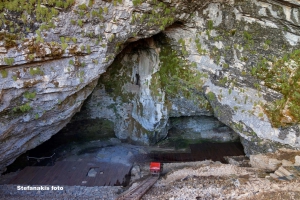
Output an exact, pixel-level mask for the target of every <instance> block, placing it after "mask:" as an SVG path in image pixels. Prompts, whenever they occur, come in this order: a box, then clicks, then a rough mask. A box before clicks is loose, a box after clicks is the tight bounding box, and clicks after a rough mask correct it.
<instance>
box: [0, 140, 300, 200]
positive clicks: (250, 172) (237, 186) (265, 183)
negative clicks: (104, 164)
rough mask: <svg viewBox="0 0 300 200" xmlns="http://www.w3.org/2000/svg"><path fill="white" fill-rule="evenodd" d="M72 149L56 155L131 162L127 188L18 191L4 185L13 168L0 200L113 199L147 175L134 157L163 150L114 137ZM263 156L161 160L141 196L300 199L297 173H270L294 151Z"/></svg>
mask: <svg viewBox="0 0 300 200" xmlns="http://www.w3.org/2000/svg"><path fill="white" fill-rule="evenodd" d="M96 147H98V148H96ZM71 149H72V151H70V152H66V153H65V154H64V156H63V157H61V158H59V160H69V161H76V160H78V161H82V160H89V159H97V160H102V161H103V160H105V161H108V162H116V163H118V162H121V163H123V164H131V165H132V166H133V167H132V171H131V181H130V185H129V186H127V187H122V186H113V187H108V186H100V187H84V186H62V187H63V188H64V189H63V190H61V191H54V190H49V191H34V190H31V191H30V190H27V191H25V190H18V189H17V185H9V184H7V183H8V182H9V180H10V179H12V178H13V177H14V176H15V175H17V173H18V172H14V173H10V174H6V175H4V176H1V177H0V199H5V200H6V199H8V200H15V199H23V200H29V199H30V200H31V199H36V200H37V199H43V200H44V199H107V200H112V199H116V198H117V196H118V195H119V194H121V193H122V192H124V191H126V190H127V189H128V188H129V187H131V186H132V187H133V186H135V185H137V184H138V183H139V181H140V180H143V179H144V178H145V177H146V176H147V175H148V174H149V160H147V159H136V158H140V157H134V156H135V155H141V154H143V155H147V153H148V152H149V151H153V150H155V151H158V150H161V151H162V148H158V147H156V148H153V149H150V148H145V147H140V146H133V145H130V144H122V143H121V142H120V141H119V140H117V139H111V140H107V141H102V142H101V141H97V142H90V143H88V144H82V145H81V146H80V145H77V146H76V148H71ZM165 151H172V149H171V148H166V149H165ZM263 156H264V157H263V158H264V159H261V158H262V156H257V157H256V158H257V159H258V158H260V160H261V162H260V164H261V166H259V165H257V167H255V168H254V167H241V166H238V162H231V164H222V163H220V162H213V161H209V160H206V161H198V162H186V163H165V164H164V169H163V173H162V175H161V177H160V179H159V180H158V181H157V182H156V183H155V184H154V186H153V187H152V188H151V189H150V190H149V191H148V192H147V193H146V194H145V195H144V197H143V198H142V199H143V200H148V199H149V200H150V199H159V200H161V199H166V200H175V199H176V200H181V199H182V200H183V199H187V200H190V199H266V200H267V199H268V200H269V199H272V200H273V199H278V200H279V199H280V200H281V199H300V181H299V178H298V176H291V178H290V179H292V180H288V179H282V180H281V179H279V178H274V174H277V175H278V172H276V171H275V169H277V171H278V169H279V167H280V166H281V167H282V166H283V167H285V168H286V169H290V168H289V167H293V166H294V165H296V164H297V163H298V161H297V160H298V156H299V152H296V151H295V152H286V151H283V152H278V153H277V154H266V155H263ZM144 158H147V156H145V157H144ZM294 158H295V159H294ZM285 159H287V160H285ZM253 160H254V161H255V159H252V158H251V161H250V163H251V162H253ZM274 160H276V162H275V161H274ZM274 163H275V164H274ZM252 164H253V163H252ZM254 164H255V162H254ZM270 167H274V169H270ZM274 171H275V173H274ZM279 174H280V171H279ZM298 175H299V174H298Z"/></svg>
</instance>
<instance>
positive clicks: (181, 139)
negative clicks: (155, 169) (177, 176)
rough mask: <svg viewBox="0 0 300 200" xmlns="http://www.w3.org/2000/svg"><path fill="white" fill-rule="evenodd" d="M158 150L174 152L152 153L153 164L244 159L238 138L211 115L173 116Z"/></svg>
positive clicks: (225, 161) (223, 161)
mask: <svg viewBox="0 0 300 200" xmlns="http://www.w3.org/2000/svg"><path fill="white" fill-rule="evenodd" d="M157 146H158V147H160V148H162V149H166V148H170V149H174V151H173V152H166V151H154V152H152V153H151V154H150V157H151V159H152V160H153V161H160V162H191V161H203V160H212V161H220V162H222V163H228V159H227V157H238V156H241V157H244V156H245V153H244V148H243V145H242V144H241V142H240V139H239V135H238V134H237V133H235V132H234V131H233V130H232V129H231V128H230V127H228V126H226V125H225V124H223V123H222V122H220V121H219V120H218V119H217V118H215V117H212V116H193V117H173V118H170V129H169V132H168V135H167V138H166V139H165V140H163V141H161V142H160V143H159V144H158V145H157Z"/></svg>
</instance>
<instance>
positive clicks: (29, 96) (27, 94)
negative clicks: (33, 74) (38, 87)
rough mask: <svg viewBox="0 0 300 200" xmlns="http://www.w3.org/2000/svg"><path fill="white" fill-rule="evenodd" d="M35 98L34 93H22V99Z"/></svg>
mask: <svg viewBox="0 0 300 200" xmlns="http://www.w3.org/2000/svg"><path fill="white" fill-rule="evenodd" d="M35 96H36V93H35V92H25V93H24V97H25V98H26V99H34V98H35Z"/></svg>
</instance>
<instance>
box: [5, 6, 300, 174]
mask: <svg viewBox="0 0 300 200" xmlns="http://www.w3.org/2000/svg"><path fill="white" fill-rule="evenodd" d="M67 2H70V4H68V5H66V6H65V7H64V6H63V5H59V4H58V5H55V6H53V5H50V3H48V4H47V3H46V4H42V5H36V4H34V5H35V6H34V7H33V9H34V11H36V12H32V13H25V14H24V13H21V11H14V12H13V11H11V9H13V8H14V7H16V8H17V7H18V6H14V5H12V6H11V7H7V8H5V9H4V10H3V8H1V9H2V10H3V11H4V12H7V13H9V15H1V16H0V18H1V21H2V22H4V23H1V29H2V31H1V32H0V38H1V40H2V41H1V42H0V45H1V46H0V72H1V74H0V77H1V79H0V97H1V98H0V160H1V163H0V170H3V169H4V167H5V166H7V165H8V164H10V163H11V162H13V160H14V159H15V158H16V157H17V156H18V155H20V154H21V153H23V152H25V151H26V150H28V149H31V148H33V147H35V146H37V145H38V144H41V143H42V142H44V141H45V140H47V139H49V138H50V137H51V136H52V135H53V134H55V133H57V132H58V131H59V130H60V129H61V128H62V127H63V126H65V125H66V124H67V123H68V122H69V121H70V119H71V118H72V116H73V115H74V114H75V113H76V112H77V111H79V110H80V108H81V106H82V104H83V102H84V100H85V99H86V98H87V97H88V96H89V94H90V93H91V92H92V91H93V89H94V87H95V86H96V84H97V81H98V79H99V77H100V80H99V82H98V85H97V90H95V91H94V93H93V94H92V96H91V99H93V98H98V102H100V104H101V103H102V102H104V103H103V105H104V104H105V105H109V104H110V105H111V107H112V108H114V110H115V112H111V110H112V109H107V107H106V108H105V107H103V106H102V107H101V106H100V107H99V109H100V110H101V113H100V114H99V113H93V112H92V111H91V112H90V114H89V115H88V116H87V117H91V118H96V117H99V118H106V119H110V120H112V121H114V122H115V124H117V126H115V132H116V135H117V136H118V137H120V138H131V139H132V140H136V141H140V142H143V143H151V141H152V140H153V141H156V140H159V139H160V138H163V137H164V136H165V134H166V129H167V122H168V118H169V117H171V116H177V117H178V116H192V115H193V116H199V115H214V116H215V117H217V118H218V119H219V120H220V121H221V122H223V123H224V124H226V125H228V126H229V127H231V128H232V129H233V130H234V131H235V132H237V133H238V134H239V135H240V136H241V138H242V139H243V140H242V141H243V144H244V146H245V147H246V151H247V153H248V154H252V153H257V152H264V151H272V150H274V149H276V148H278V147H280V146H282V145H287V146H288V147H294V148H295V147H300V144H299V133H300V131H299V125H298V124H299V119H300V116H299V113H300V112H299V110H300V109H299V103H298V102H299V100H300V99H299V98H300V97H299V96H300V95H299V94H300V91H299V73H300V71H299V66H300V65H299V63H300V61H299V54H300V53H299V50H298V49H299V46H300V43H299V42H300V41H299V40H300V39H299V38H300V29H299V21H300V14H299V11H300V10H299V6H300V2H299V1H297V0H293V1H259V0H245V1H222V0H220V1H215V2H213V3H211V2H210V1H207V2H198V1H192V2H189V1H184V0H178V1H170V0H165V1H156V0H152V1H138V0H134V1H128V0H124V1H100V0H94V1H85V0H77V1H75V2H74V3H73V2H72V1H67ZM7 5H8V4H7ZM48 8H49V10H51V12H52V15H53V16H54V15H55V17H51V16H50V17H49V16H48V15H46V14H44V12H42V11H45V9H48ZM52 8H53V9H52ZM49 10H47V11H49ZM55 10H57V11H55ZM45 13H47V12H45ZM9 16H12V17H9ZM34 16H36V17H34ZM40 16H42V19H44V18H49V20H48V21H45V20H44V21H43V20H41V19H40V18H39V17H40ZM22 20H23V21H22ZM24 21H26V23H24ZM175 22H176V23H175ZM172 24H174V25H172ZM170 25H172V26H170ZM166 27H168V28H166ZM160 31H163V35H164V37H163V38H157V39H155V38H154V39H153V40H152V42H151V40H149V41H148V44H147V45H148V47H149V51H145V50H143V51H142V50H138V52H137V53H134V52H132V51H131V52H130V55H126V54H125V52H124V53H122V54H125V55H123V56H120V57H119V58H118V60H116V61H115V62H116V63H121V64H122V65H124V66H130V69H123V68H121V67H120V68H118V67H119V66H118V64H116V65H113V66H112V67H111V68H110V69H109V70H108V72H107V75H105V76H103V77H102V76H100V75H101V74H103V73H104V72H105V71H106V69H107V67H108V66H109V65H111V63H112V62H113V60H114V58H115V57H116V55H117V54H118V53H119V52H121V50H122V49H123V48H124V47H125V46H126V45H127V44H128V43H130V42H134V41H137V40H139V39H141V38H148V37H151V36H153V35H155V34H157V33H159V32H160ZM21 33H22V34H21ZM144 43H145V42H144ZM171 52H172V53H171ZM122 54H121V55H122ZM170 58H172V60H170ZM168 63H169V64H170V63H171V64H174V63H177V64H178V66H177V68H176V69H177V71H172V68H170V66H169V65H168ZM113 70H115V72H113V73H114V74H115V75H116V76H111V73H110V71H113ZM122 74H124V76H123V75H122ZM166 74H168V75H167V76H166ZM168 76H170V77H168ZM128 77H130V80H127V78H128ZM110 78H111V79H112V80H116V79H119V81H123V82H122V85H119V87H115V86H114V85H113V84H114V82H113V81H111V80H110ZM122 79H123V80H122ZM197 80H198V81H197ZM109 86H110V88H109ZM111 89H115V90H119V91H117V92H116V91H111ZM114 92H116V93H114ZM104 93H105V95H103V94H104ZM109 93H110V95H106V94H109ZM181 97H183V98H181ZM99 98H101V100H99ZM102 98H103V101H102ZM87 104H93V102H92V101H88V102H87ZM187 105H188V106H187Z"/></svg>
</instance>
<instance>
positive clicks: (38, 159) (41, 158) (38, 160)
mask: <svg viewBox="0 0 300 200" xmlns="http://www.w3.org/2000/svg"><path fill="white" fill-rule="evenodd" d="M54 155H55V153H53V155H52V156H49V157H40V158H37V157H31V156H27V161H29V159H34V160H36V161H37V162H38V163H39V162H40V161H41V160H44V159H51V165H53V157H54Z"/></svg>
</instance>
